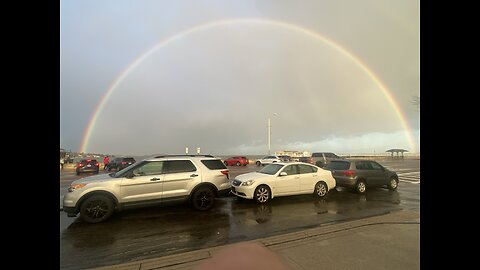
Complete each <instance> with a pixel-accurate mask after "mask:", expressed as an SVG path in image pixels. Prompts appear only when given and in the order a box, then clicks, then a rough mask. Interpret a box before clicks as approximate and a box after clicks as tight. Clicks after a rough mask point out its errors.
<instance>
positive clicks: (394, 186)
mask: <svg viewBox="0 0 480 270" xmlns="http://www.w3.org/2000/svg"><path fill="white" fill-rule="evenodd" d="M397 187H398V179H396V178H395V177H392V178H390V181H389V182H388V185H387V188H388V189H390V190H395V189H397Z"/></svg>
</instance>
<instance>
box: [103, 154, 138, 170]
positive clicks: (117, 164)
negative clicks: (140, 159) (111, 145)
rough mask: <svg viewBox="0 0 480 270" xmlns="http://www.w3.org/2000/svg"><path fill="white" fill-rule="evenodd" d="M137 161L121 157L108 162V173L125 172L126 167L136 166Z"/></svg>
mask: <svg viewBox="0 0 480 270" xmlns="http://www.w3.org/2000/svg"><path fill="white" fill-rule="evenodd" d="M135 162H136V161H135V159H134V158H133V157H120V158H115V159H114V160H113V161H112V162H108V171H112V170H114V169H115V170H117V171H120V170H123V169H125V168H126V167H128V166H130V165H132V164H134V163H135Z"/></svg>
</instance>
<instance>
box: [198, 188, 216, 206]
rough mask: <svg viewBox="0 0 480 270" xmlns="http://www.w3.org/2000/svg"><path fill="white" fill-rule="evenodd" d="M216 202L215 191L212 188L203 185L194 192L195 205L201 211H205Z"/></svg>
mask: <svg viewBox="0 0 480 270" xmlns="http://www.w3.org/2000/svg"><path fill="white" fill-rule="evenodd" d="M214 203H215V193H214V192H213V190H212V189H211V188H208V187H201V188H199V189H197V190H195V192H194V193H193V196H192V204H193V207H194V208H195V209H197V210H200V211H205V210H208V209H210V208H212V207H213V204H214Z"/></svg>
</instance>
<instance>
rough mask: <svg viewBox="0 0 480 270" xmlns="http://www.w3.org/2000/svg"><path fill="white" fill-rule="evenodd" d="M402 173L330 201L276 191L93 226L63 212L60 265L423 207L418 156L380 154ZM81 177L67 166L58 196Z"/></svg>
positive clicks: (149, 211)
mask: <svg viewBox="0 0 480 270" xmlns="http://www.w3.org/2000/svg"><path fill="white" fill-rule="evenodd" d="M377 161H379V162H380V163H381V164H383V165H385V166H386V167H388V168H390V169H393V170H395V171H397V173H398V174H399V178H400V183H399V187H398V189H397V190H396V191H389V190H387V189H384V188H378V189H370V190H368V191H367V193H366V194H365V195H358V194H356V193H353V192H351V191H349V190H345V189H342V188H337V190H332V191H330V192H329V194H328V196H327V197H326V198H325V199H319V198H317V197H315V196H313V195H298V196H289V197H277V198H274V199H273V200H271V201H270V202H269V203H267V204H264V205H259V204H257V203H255V202H253V201H251V200H244V199H239V198H237V197H233V196H232V197H227V198H221V199H217V201H216V204H215V207H214V208H213V209H211V210H210V211H207V212H199V211H195V210H193V209H192V208H191V207H190V206H189V205H186V204H185V205H173V206H172V205H170V206H160V207H151V208H145V209H135V210H128V211H123V212H120V213H116V214H115V215H113V216H112V218H111V219H109V220H107V221H106V222H104V223H100V224H87V223H84V222H82V221H81V220H80V219H79V218H69V217H67V215H66V213H65V212H62V211H60V268H61V269H85V268H91V267H99V266H105V265H112V264H120V263H126V262H130V261H136V260H141V259H148V258H154V257H158V256H164V255H171V254H178V253H182V252H186V251H193V250H198V249H201V248H207V247H216V246H220V245H224V244H230V243H237V242H242V241H247V240H253V239H257V238H262V237H268V236H274V235H279V234H284V233H289V232H295V231H299V230H303V229H307V228H314V227H317V226H320V225H322V224H335V223H339V222H343V221H347V220H355V219H361V218H365V217H369V216H376V215H382V214H385V213H388V212H392V211H397V210H401V209H414V210H419V209H420V184H419V183H420V160H418V159H404V160H401V159H400V160H392V159H379V160H377ZM229 169H230V177H231V178H233V177H235V176H236V175H238V174H242V173H246V172H250V171H256V170H258V169H259V168H258V167H256V166H255V165H249V166H246V167H229ZM78 178H79V177H77V176H75V175H74V174H73V170H69V169H64V170H63V171H62V172H61V177H60V196H62V195H63V194H65V193H66V192H67V191H66V189H67V187H68V185H69V184H70V182H72V181H73V180H74V179H78Z"/></svg>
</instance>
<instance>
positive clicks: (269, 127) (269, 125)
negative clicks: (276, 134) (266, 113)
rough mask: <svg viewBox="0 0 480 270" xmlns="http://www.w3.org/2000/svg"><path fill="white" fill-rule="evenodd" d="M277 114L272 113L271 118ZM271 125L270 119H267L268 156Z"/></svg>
mask: <svg viewBox="0 0 480 270" xmlns="http://www.w3.org/2000/svg"><path fill="white" fill-rule="evenodd" d="M277 115H278V113H273V116H277ZM271 127H272V125H271V124H270V117H269V118H268V155H270V150H271V148H270V129H271Z"/></svg>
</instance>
